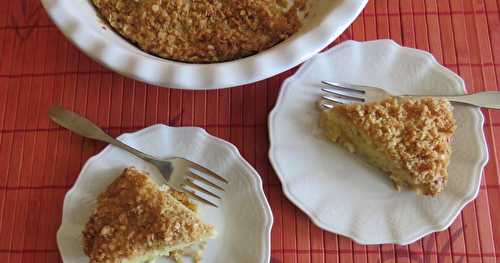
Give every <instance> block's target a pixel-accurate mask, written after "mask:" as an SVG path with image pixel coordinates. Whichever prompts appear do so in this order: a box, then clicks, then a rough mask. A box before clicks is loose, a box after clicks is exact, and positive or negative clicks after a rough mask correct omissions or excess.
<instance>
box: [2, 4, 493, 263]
mask: <svg viewBox="0 0 500 263" xmlns="http://www.w3.org/2000/svg"><path fill="white" fill-rule="evenodd" d="M499 8H500V1H498V0H413V1H412V0H371V1H370V2H369V3H368V6H367V7H366V9H365V10H364V11H363V13H362V14H361V15H360V17H358V19H357V20H356V21H355V22H354V24H352V26H351V27H350V28H349V29H348V30H347V31H346V32H345V33H344V34H343V35H342V36H341V37H340V38H339V39H337V40H336V42H335V43H332V45H333V44H337V43H340V42H342V41H345V40H348V39H354V40H372V39H382V38H390V39H393V40H395V41H396V42H398V43H400V44H402V45H404V46H409V47H416V48H419V49H423V50H427V51H430V52H432V54H434V56H435V57H436V58H437V60H438V61H439V62H441V63H442V64H444V65H445V66H446V67H448V68H449V69H451V70H453V71H455V72H456V73H458V74H459V75H460V76H462V77H463V78H464V79H465V82H466V84H467V88H468V90H469V91H471V92H473V91H483V90H499V87H500V13H499ZM294 70H296V69H292V70H290V71H287V72H285V73H283V74H280V75H278V76H275V77H273V78H270V79H267V80H264V81H260V82H257V83H253V84H250V85H246V86H242V87H236V88H233V89H224V90H214V91H196V92H194V91H181V90H173V89H165V88H159V87H155V86H150V85H147V84H144V83H141V82H138V81H134V80H131V79H128V78H125V77H122V76H120V75H118V74H116V73H113V72H111V71H109V70H107V69H105V68H103V67H102V66H100V65H98V64H96V63H95V62H93V61H92V60H90V59H89V58H88V57H87V56H85V55H84V54H83V53H81V52H80V51H79V50H78V49H77V48H75V47H74V46H73V45H72V44H71V43H70V42H69V41H68V40H66V39H65V38H64V36H63V35H62V34H61V33H60V32H59V31H58V29H57V28H56V27H55V26H54V24H53V23H52V22H51V21H50V19H49V18H48V16H47V14H46V13H45V11H44V10H43V8H42V6H41V4H40V2H39V1H36V0H21V1H13V0H12V1H7V0H4V1H0V171H1V175H0V262H59V261H61V259H60V256H59V253H58V250H57V245H56V231H57V228H58V227H59V224H60V221H61V212H62V204H63V198H64V194H65V192H66V191H67V190H68V189H69V188H70V187H71V185H72V184H73V183H74V181H75V179H76V176H77V175H78V173H79V170H80V169H81V167H82V165H83V163H84V162H85V161H86V160H87V159H88V158H89V157H90V156H92V155H94V154H95V153H97V152H98V151H99V150H101V149H102V148H103V147H104V145H103V144H101V143H96V142H93V141H90V140H86V139H82V138H81V137H79V136H76V135H74V134H71V133H70V132H68V131H65V130H62V129H60V128H58V127H57V126H56V125H54V124H53V123H51V122H49V120H48V118H47V115H46V113H47V109H48V107H49V106H50V105H52V104H61V105H63V106H65V107H67V108H70V109H73V110H75V111H77V112H79V113H81V114H83V115H85V116H87V117H88V118H90V119H92V120H94V121H96V122H97V123H98V124H99V125H101V126H102V127H105V128H106V130H107V131H108V132H110V133H111V134H112V135H115V136H117V135H119V134H121V133H123V132H128V131H135V130H137V129H140V128H143V127H146V126H149V125H151V124H155V123H164V124H168V125H172V126H192V125H195V126H199V127H203V128H205V129H207V130H208V131H209V132H210V133H211V134H214V135H216V136H218V137H221V138H223V139H225V140H228V141H230V142H232V143H233V144H235V145H236V146H237V147H238V148H239V150H240V151H241V152H242V154H243V155H244V157H245V158H246V159H247V160H248V161H249V162H250V163H251V164H252V165H253V166H254V167H255V168H256V169H257V170H258V172H259V173H260V175H261V176H262V179H263V181H264V187H265V191H266V195H267V198H268V200H269V202H270V204H271V207H272V210H273V213H274V217H275V224H274V227H273V230H272V254H271V256H272V260H271V261H272V262H318V263H319V262H451V261H454V262H499V260H500V226H499V224H500V191H499V188H500V186H499V185H500V177H499V161H500V156H499V153H498V150H497V148H498V147H500V111H492V110H483V113H484V116H485V120H486V123H485V125H484V131H485V133H486V138H487V143H488V146H489V155H490V160H489V162H488V165H487V166H486V169H485V171H484V175H485V176H484V177H483V180H482V183H481V191H480V193H479V196H478V198H477V199H476V200H475V201H474V202H472V203H470V204H469V205H467V207H466V208H465V209H464V210H463V212H462V213H461V214H460V216H459V217H458V218H457V220H456V221H455V222H454V223H453V225H452V226H451V227H450V228H449V229H447V230H445V231H443V232H440V233H436V234H432V235H429V236H427V237H425V238H423V239H422V240H419V241H417V242H415V243H413V244H411V245H409V246H394V245H382V246H361V245H358V244H355V243H353V242H352V241H351V240H350V239H348V238H345V237H341V236H338V235H335V234H331V233H327V232H324V231H322V230H320V229H318V228H317V227H315V226H314V225H313V224H312V223H311V222H310V220H309V219H308V218H307V217H306V216H305V215H304V214H303V213H302V212H301V211H300V210H298V209H297V208H296V207H294V206H293V205H292V204H291V203H290V202H289V201H288V200H287V199H286V198H285V197H284V195H283V193H282V191H281V185H280V183H279V181H278V179H277V177H276V175H275V174H274V171H273V169H272V168H271V166H270V164H269V161H268V158H267V151H268V149H269V140H268V135H267V115H268V113H269V111H270V110H271V109H272V107H273V106H274V103H275V101H276V97H277V94H278V91H279V88H280V85H281V83H282V81H283V80H284V79H285V78H286V77H288V76H290V75H291V74H292V73H293V72H294ZM235 262H237V260H236V259H235Z"/></svg>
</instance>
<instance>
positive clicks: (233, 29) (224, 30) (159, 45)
mask: <svg viewBox="0 0 500 263" xmlns="http://www.w3.org/2000/svg"><path fill="white" fill-rule="evenodd" d="M306 1H308V0H294V1H293V3H291V4H290V3H289V1H288V0H238V1H228V0H196V1H191V0H172V1H165V0H141V1H138V0H92V2H93V3H94V5H95V7H96V8H97V10H98V12H99V13H100V14H101V16H102V17H103V18H104V19H105V20H106V21H107V22H108V23H109V24H110V25H111V26H112V27H113V28H114V29H115V30H116V31H117V32H118V33H119V34H121V35H122V36H123V37H125V38H126V39H128V40H129V41H131V42H132V43H134V44H135V45H137V46H139V47H140V48H141V49H143V50H144V51H146V52H149V53H152V54H155V55H158V56H160V57H164V58H167V59H173V60H179V61H184V62H193V63H211V62H220V61H228V60H233V59H237V58H241V57H245V56H249V55H252V54H255V53H257V52H260V51H263V50H265V49H268V48H270V47H272V46H273V45H275V44H277V43H279V42H280V41H282V40H284V39H286V38H288V37H289V36H290V35H292V34H293V33H295V32H296V31H298V29H299V27H300V25H301V19H300V16H301V15H302V14H304V13H306V12H305V10H306V7H307V3H306Z"/></svg>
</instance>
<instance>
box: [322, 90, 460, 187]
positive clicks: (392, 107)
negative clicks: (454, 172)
mask: <svg viewBox="0 0 500 263" xmlns="http://www.w3.org/2000/svg"><path fill="white" fill-rule="evenodd" d="M320 126H321V127H322V128H323V130H324V131H325V135H326V136H327V137H328V138H329V139H330V140H332V141H334V142H337V143H339V144H341V145H343V146H344V147H345V148H347V149H348V150H349V151H350V152H355V153H357V154H359V155H360V156H361V157H363V159H365V160H366V161H367V162H369V163H370V164H372V165H374V166H376V167H378V168H380V169H381V170H383V171H385V172H386V173H387V175H388V176H389V177H390V179H391V180H392V181H393V182H394V183H395V185H396V187H397V188H398V189H399V188H400V186H405V185H406V186H410V187H411V188H413V189H414V190H416V191H417V192H420V193H423V194H424V195H430V196H436V195H437V194H439V193H440V192H441V191H442V190H443V188H444V186H445V185H446V182H447V179H448V173H447V167H448V163H449V158H450V155H451V146H450V140H451V137H452V135H453V132H454V130H455V120H454V119H453V115H452V107H451V105H450V104H449V102H448V101H445V100H442V99H435V98H424V99H418V100H417V99H398V98H390V99H388V100H385V101H381V102H378V103H371V104H351V105H338V106H336V107H334V108H333V109H331V110H327V111H324V112H322V114H321V117H320Z"/></svg>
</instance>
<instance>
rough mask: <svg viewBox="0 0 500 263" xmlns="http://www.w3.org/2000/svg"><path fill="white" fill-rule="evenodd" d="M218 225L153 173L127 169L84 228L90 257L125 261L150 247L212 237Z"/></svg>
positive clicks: (104, 260)
mask: <svg viewBox="0 0 500 263" xmlns="http://www.w3.org/2000/svg"><path fill="white" fill-rule="evenodd" d="M212 233H213V227H212V226H209V225H206V224H204V223H203V222H201V220H200V219H199V218H198V217H197V216H196V214H195V213H193V212H192V211H190V210H189V209H187V208H186V207H184V206H183V205H182V204H181V203H180V202H179V201H177V200H176V199H175V198H174V197H172V196H171V195H169V194H167V193H165V192H163V191H161V190H160V188H159V187H158V185H157V184H155V183H154V182H153V181H151V179H149V177H148V176H147V175H146V174H144V173H142V172H139V171H137V170H135V169H133V168H128V169H126V170H125V171H124V172H123V173H122V175H121V176H120V177H118V178H117V179H116V180H115V181H114V182H113V183H112V184H111V185H109V186H108V188H107V189H106V191H105V192H103V193H101V195H100V196H99V198H98V202H97V207H96V209H95V210H94V212H93V214H92V215H91V217H90V219H89V221H88V222H87V224H86V226H85V229H84V231H83V243H84V252H85V254H87V255H88V256H89V257H90V262H96V263H97V262H121V260H123V259H130V258H134V257H137V256H141V255H144V254H145V253H147V252H148V251H152V250H157V249H165V248H169V247H175V246H179V245H183V244H189V243H192V242H198V241H202V240H205V239H207V238H209V237H211V235H212Z"/></svg>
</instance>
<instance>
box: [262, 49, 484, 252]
mask: <svg viewBox="0 0 500 263" xmlns="http://www.w3.org/2000/svg"><path fill="white" fill-rule="evenodd" d="M321 80H331V81H337V82H347V83H357V84H365V85H372V86H378V87H384V88H386V89H387V90H388V91H390V92H393V93H395V94H403V93H406V94H436V95H438V94H463V93H464V91H465V85H464V81H463V80H462V79H461V78H460V77H459V76H457V75H456V74H454V73H453V72H451V71H450V70H448V69H446V68H445V67H443V66H441V65H439V64H438V63H437V62H436V60H435V59H434V57H433V56H432V55H431V54H429V53H427V52H424V51H419V50H416V49H410V48H404V47H401V46H399V45H398V44H396V43H394V42H393V41H390V40H378V41H370V42H364V43H360V42H354V41H347V42H344V43H342V44H341V45H338V46H336V47H335V48H332V49H330V50H329V51H327V52H324V53H321V54H319V55H317V56H316V57H314V58H313V59H311V60H309V61H308V62H306V63H305V64H304V65H303V66H302V67H301V68H300V69H299V71H297V73H296V74H295V75H294V76H292V77H290V78H289V79H288V80H286V81H285V83H284V84H283V87H282V89H281V92H280V95H279V98H278V102H277V105H276V107H275V108H274V110H273V111H272V113H271V115H270V117H269V133H270V140H271V149H270V151H269V156H270V159H271V163H272V165H273V167H274V169H275V170H276V172H277V174H278V176H279V178H280V180H281V182H282V184H283V191H284V193H285V194H286V196H287V197H288V198H289V199H290V200H291V201H292V202H293V203H294V204H295V205H297V206H298V207H299V208H300V209H301V210H302V211H304V212H305V213H306V214H307V215H308V216H309V217H310V218H311V220H312V221H313V222H314V223H315V224H316V225H318V226H319V227H321V228H323V229H325V230H328V231H331V232H335V233H339V234H342V235H345V236H348V237H350V238H352V239H353V240H355V241H356V242H358V243H361V244H383V243H396V244H408V243H411V242H414V241H416V240H417V239H419V238H421V237H423V236H425V235H427V234H429V233H432V232H436V231H440V230H443V229H445V228H447V227H448V226H449V225H450V224H451V223H452V222H453V220H454V219H455V217H456V216H457V215H458V214H459V212H460V211H461V210H462V208H463V207H464V206H465V205H466V204H467V203H468V202H470V201H471V200H473V199H474V198H475V197H476V196H477V193H478V191H479V186H480V181H481V174H482V170H483V167H484V165H485V164H486V162H487V159H488V154H487V148H486V142H485V138H484V134H483V130H482V127H483V116H482V114H481V112H480V110H479V109H478V108H475V107H471V106H463V105H454V107H455V110H454V114H455V118H456V119H457V123H458V129H457V131H456V134H455V137H454V140H453V142H452V148H453V155H452V160H451V163H450V167H449V182H448V185H447V187H446V189H445V190H444V192H443V193H441V194H440V195H439V196H438V197H436V198H430V197H424V196H418V195H416V194H415V193H414V192H411V191H409V190H402V191H401V192H397V191H395V190H394V187H393V185H392V183H391V182H390V181H389V180H388V179H387V177H386V176H384V175H383V174H381V172H380V171H378V170H377V169H375V168H373V167H371V166H369V165H367V164H366V163H364V162H363V161H361V160H360V159H357V158H356V157H354V155H352V154H350V153H348V152H347V151H345V150H344V149H342V148H341V147H340V146H337V145H335V144H332V143H330V142H328V141H326V140H325V139H323V138H321V136H320V135H319V132H318V128H317V119H318V111H317V110H316V101H317V99H318V98H319V97H320V94H321V92H320V87H321V85H320V81H321Z"/></svg>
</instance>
